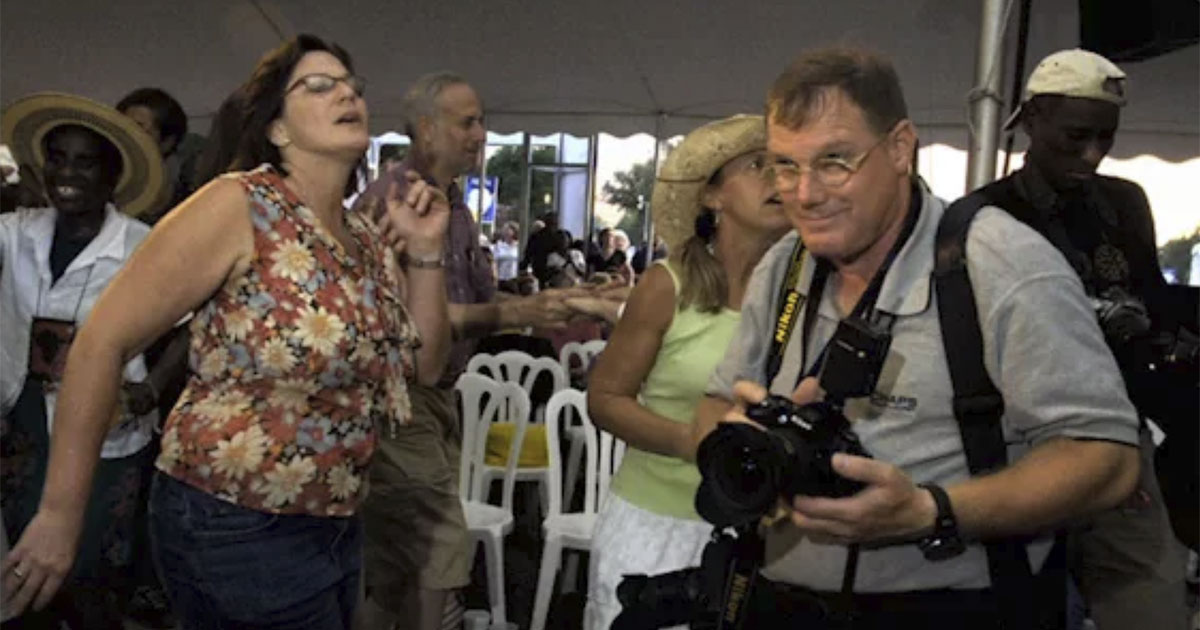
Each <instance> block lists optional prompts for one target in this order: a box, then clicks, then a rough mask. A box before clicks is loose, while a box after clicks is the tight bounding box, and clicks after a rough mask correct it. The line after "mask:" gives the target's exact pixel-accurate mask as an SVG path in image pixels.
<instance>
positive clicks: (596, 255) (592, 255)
mask: <svg viewBox="0 0 1200 630" xmlns="http://www.w3.org/2000/svg"><path fill="white" fill-rule="evenodd" d="M612 253H613V246H612V228H600V231H598V232H596V238H595V240H592V241H589V242H588V244H587V266H588V274H589V275H590V274H593V273H597V272H602V271H604V270H605V267H606V266H607V265H606V263H607V262H608V257H609V256H612Z"/></svg>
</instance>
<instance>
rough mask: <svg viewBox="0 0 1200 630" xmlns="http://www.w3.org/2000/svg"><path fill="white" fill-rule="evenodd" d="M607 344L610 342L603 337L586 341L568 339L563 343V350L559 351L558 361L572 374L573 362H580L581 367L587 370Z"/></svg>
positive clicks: (565, 370) (564, 369)
mask: <svg viewBox="0 0 1200 630" xmlns="http://www.w3.org/2000/svg"><path fill="white" fill-rule="evenodd" d="M606 345H608V342H606V341H604V340H603V339H593V340H591V341H587V342H584V343H579V342H578V341H568V342H567V343H564V344H563V347H562V351H561V352H559V353H558V362H559V363H560V364H562V368H563V371H564V372H566V373H567V374H568V375H570V374H571V369H572V368H573V367H574V366H573V365H572V363H573V362H578V363H579V366H580V368H582V370H583V371H584V372H587V371H588V369H589V368H591V366H592V361H594V360H595V359H596V355H598V354H600V353H601V352H603V351H604V346H606Z"/></svg>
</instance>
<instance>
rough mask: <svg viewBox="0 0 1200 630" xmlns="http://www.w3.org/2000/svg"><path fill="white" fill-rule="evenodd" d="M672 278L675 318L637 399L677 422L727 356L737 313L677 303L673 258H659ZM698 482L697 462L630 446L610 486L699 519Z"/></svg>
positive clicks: (650, 505)
mask: <svg viewBox="0 0 1200 630" xmlns="http://www.w3.org/2000/svg"><path fill="white" fill-rule="evenodd" d="M657 264H661V265H662V266H663V268H665V269H666V270H667V272H668V273H670V274H671V279H672V280H673V281H674V283H675V297H676V307H675V318H674V319H673V320H672V321H671V327H670V328H668V329H667V332H666V334H665V335H663V340H662V344H661V346H660V347H659V350H658V356H657V357H655V359H654V367H652V368H651V369H650V373H649V374H648V375H647V376H646V381H645V383H643V384H642V391H641V394H640V395H639V399H640V401H641V403H642V405H644V406H645V407H646V408H647V409H649V410H651V411H653V412H655V413H657V414H659V415H660V416H664V417H666V418H669V419H671V420H674V421H675V422H682V423H685V424H691V423H692V421H693V417H694V416H695V412H696V405H697V404H698V403H699V402H700V398H701V397H703V396H704V388H705V386H706V385H707V384H708V378H709V376H710V375H712V373H713V370H714V369H716V367H717V363H719V362H720V361H721V359H722V358H723V357H724V356H725V348H726V347H727V346H728V345H729V342H730V341H731V340H732V339H733V335H734V333H735V332H736V331H737V326H738V321H739V320H740V319H741V314H740V313H738V312H737V311H734V310H731V309H728V308H726V309H723V310H722V311H721V312H720V313H715V314H714V313H702V312H699V311H697V310H695V309H693V308H691V307H688V308H686V309H681V308H679V306H678V297H679V287H680V282H679V275H678V274H677V273H676V271H675V269H673V268H672V266H671V263H669V262H666V261H659V262H658V263H657ZM699 487H700V472H699V471H698V470H697V469H696V465H695V464H692V463H689V462H685V461H683V460H681V459H675V458H674V457H666V456H663V455H657V454H655V453H648V452H646V451H642V450H639V449H636V448H633V447H632V446H631V447H629V449H628V450H627V451H626V452H625V458H624V459H623V460H621V467H620V469H619V470H618V471H617V473H616V474H615V475H613V478H612V485H611V486H610V489H611V491H612V492H615V493H616V494H617V496H619V497H621V498H622V499H625V500H626V501H629V502H630V503H632V504H634V505H636V506H638V507H640V508H642V509H644V510H648V511H650V512H654V513H655V514H662V515H664V516H672V517H676V518H689V519H695V520H699V518H700V516H699V515H698V514H696V508H695V507H694V506H693V502H694V501H695V496H696V489H697V488H699Z"/></svg>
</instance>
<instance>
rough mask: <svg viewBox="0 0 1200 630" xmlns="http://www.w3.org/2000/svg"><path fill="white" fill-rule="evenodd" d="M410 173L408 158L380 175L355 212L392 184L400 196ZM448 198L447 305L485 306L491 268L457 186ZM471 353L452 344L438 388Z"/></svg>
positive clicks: (491, 290)
mask: <svg viewBox="0 0 1200 630" xmlns="http://www.w3.org/2000/svg"><path fill="white" fill-rule="evenodd" d="M410 170H414V171H417V172H420V169H418V168H417V167H416V166H415V165H414V164H413V160H412V157H411V155H410V156H409V157H408V158H405V160H404V161H403V162H402V163H401V164H400V165H399V166H398V167H396V168H394V169H392V170H391V171H390V172H388V173H384V174H382V175H380V177H379V179H377V180H375V181H374V182H372V183H371V185H370V186H367V189H366V190H365V191H363V194H362V195H361V196H360V197H359V199H358V201H356V202H355V208H356V209H358V208H361V207H363V204H366V203H373V202H382V201H383V199H384V198H385V197H386V196H387V192H388V187H389V186H391V184H392V182H393V181H394V182H396V184H397V188H398V193H397V194H400V195H403V194H404V193H405V192H406V191H407V189H408V182H407V180H405V179H404V174H405V173H406V172H408V171H410ZM421 176H422V177H424V178H425V180H426V181H427V182H432V181H433V179H432V177H430V176H429V174H428V173H421ZM449 197H450V228H449V229H448V230H447V232H446V250H445V252H446V297H447V298H448V299H449V301H450V303H451V304H486V303H488V302H491V301H492V299H493V298H494V297H495V295H496V284H495V281H494V280H493V279H492V264H491V262H490V261H489V260H488V259H487V257H486V256H484V254H483V249H482V248H480V246H479V226H477V225H475V220H474V219H473V218H472V217H471V210H470V209H469V208H468V207H467V204H466V203H464V202H463V196H462V191H461V190H459V188H458V186H457V185H455V184H452V185H451V186H450V191H449ZM372 200H375V201H372ZM474 352H475V341H474V340H471V339H466V340H462V341H457V342H455V343H454V346H453V347H452V348H451V350H450V358H449V360H448V361H447V363H446V371H445V372H443V373H442V378H441V379H440V380H439V382H438V383H439V385H440V386H442V387H451V386H453V385H454V381H455V380H457V379H458V377H459V375H460V374H462V373H463V372H464V371H465V370H466V368H467V361H469V360H470V359H471V355H472V354H474Z"/></svg>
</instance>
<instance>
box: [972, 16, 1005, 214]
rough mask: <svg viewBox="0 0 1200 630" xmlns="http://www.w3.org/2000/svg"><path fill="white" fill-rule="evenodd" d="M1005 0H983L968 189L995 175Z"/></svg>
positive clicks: (993, 177) (976, 67)
mask: <svg viewBox="0 0 1200 630" xmlns="http://www.w3.org/2000/svg"><path fill="white" fill-rule="evenodd" d="M1005 2H1006V0H983V15H982V17H981V19H980V24H979V51H978V54H977V56H976V58H975V89H973V90H971V97H970V101H971V124H970V129H971V136H970V145H969V148H968V153H967V191H968V192H969V191H972V190H975V189H976V188H979V187H980V186H983V185H984V184H987V183H988V182H990V181H992V180H993V179H995V178H996V151H997V149H998V148H999V140H1000V122H1001V121H1000V112H1001V107H1003V97H1002V96H1001V93H1000V79H1001V75H1002V74H1003V72H1002V70H1003V68H1002V66H1003V65H1004V16H1005V13H1006V12H1005Z"/></svg>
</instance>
